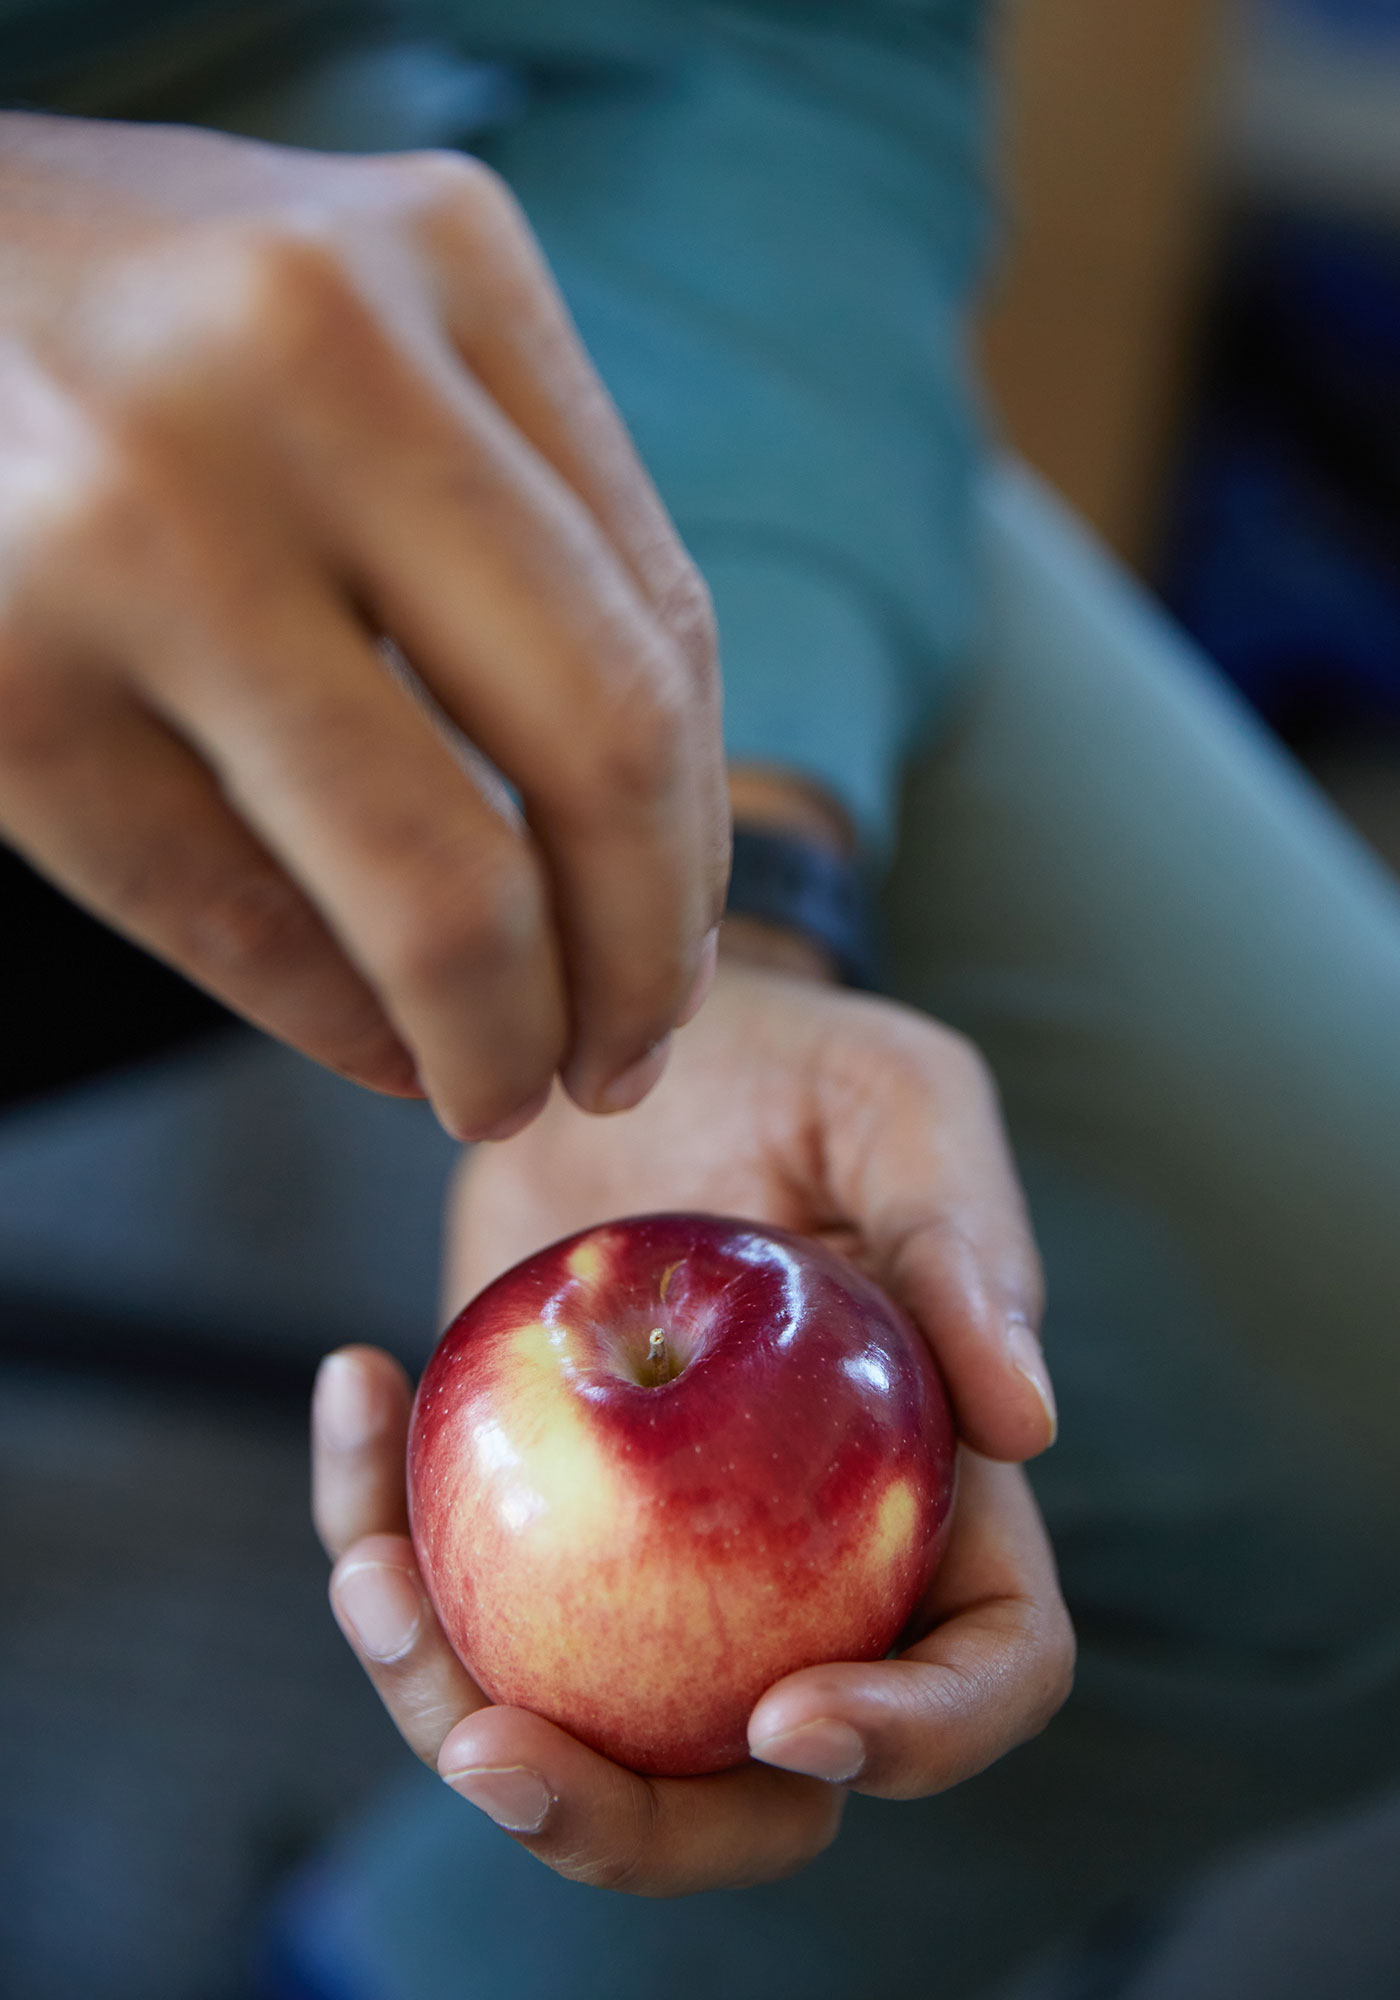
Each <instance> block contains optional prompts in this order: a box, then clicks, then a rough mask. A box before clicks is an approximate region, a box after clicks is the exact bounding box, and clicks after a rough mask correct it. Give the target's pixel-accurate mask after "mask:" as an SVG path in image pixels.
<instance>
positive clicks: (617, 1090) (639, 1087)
mask: <svg viewBox="0 0 1400 2000" xmlns="http://www.w3.org/2000/svg"><path fill="white" fill-rule="evenodd" d="M670 1053H671V1037H670V1036H669V1035H663V1036H662V1037H661V1040H660V1041H659V1042H657V1043H655V1044H654V1045H653V1046H652V1047H651V1048H650V1049H648V1050H647V1053H646V1054H645V1055H644V1056H643V1057H642V1059H641V1061H640V1062H634V1063H632V1064H631V1065H630V1067H629V1068H627V1069H625V1070H623V1071H622V1073H621V1075H620V1076H615V1077H614V1078H613V1080H612V1082H611V1083H610V1084H608V1086H607V1088H606V1089H605V1090H603V1091H602V1092H601V1093H600V1096H599V1099H598V1102H599V1106H600V1108H601V1109H602V1110H604V1111H630V1110H631V1109H632V1106H633V1105H634V1104H640V1103H641V1101H642V1099H643V1098H644V1097H645V1096H646V1094H647V1092H648V1091H649V1090H650V1089H651V1087H652V1085H653V1084H654V1083H655V1082H656V1081H657V1079H658V1078H659V1076H660V1075H661V1072H662V1070H663V1069H665V1067H666V1058H667V1057H668V1056H669V1055H670Z"/></svg>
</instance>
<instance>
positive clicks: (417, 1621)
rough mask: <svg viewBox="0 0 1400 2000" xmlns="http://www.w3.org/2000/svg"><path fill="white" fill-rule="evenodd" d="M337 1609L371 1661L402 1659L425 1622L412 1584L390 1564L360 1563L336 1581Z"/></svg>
mask: <svg viewBox="0 0 1400 2000" xmlns="http://www.w3.org/2000/svg"><path fill="white" fill-rule="evenodd" d="M335 1602H336V1609H337V1610H338V1611H339V1612H340V1615H341V1617H342V1618H343V1619H344V1620H345V1621H346V1623H347V1624H348V1625H349V1626H350V1628H351V1630H352V1631H353V1633H354V1635H355V1637H356V1638H357V1639H358V1640H359V1642H360V1650H361V1652H363V1653H366V1654H368V1656H369V1658H370V1659H371V1660H378V1661H379V1663H380V1664H381V1665H382V1666H383V1665H387V1664H388V1663H389V1662H390V1661H391V1660H399V1659H402V1658H403V1656H404V1654H405V1653H406V1652H407V1651H408V1649H409V1647H410V1646H411V1645H412V1644H413V1642H414V1640H415V1639H416V1638H417V1637H418V1628H419V1626H420V1625H421V1624H422V1622H423V1604H422V1600H421V1599H420V1597H419V1595H418V1592H417V1590H416V1589H415V1588H414V1585H413V1581H412V1579H411V1578H410V1577H408V1576H407V1575H405V1573H404V1571H403V1570H401V1569H395V1568H393V1567H392V1565H391V1564H389V1563H359V1564H357V1565H356V1567H355V1568H354V1569H348V1570H346V1571H344V1572H343V1574H342V1575H340V1576H339V1577H337V1578H336V1585H335Z"/></svg>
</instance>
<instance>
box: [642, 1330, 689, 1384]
mask: <svg viewBox="0 0 1400 2000" xmlns="http://www.w3.org/2000/svg"><path fill="white" fill-rule="evenodd" d="M680 1372H681V1371H680V1369H679V1368H678V1367H677V1366H676V1360H675V1356H674V1355H673V1354H672V1352H671V1350H670V1348H669V1347H668V1346H667V1345H666V1336H665V1334H664V1333H663V1332H662V1331H661V1328H660V1327H659V1326H654V1327H653V1328H652V1330H651V1333H650V1335H649V1336H648V1339H647V1358H646V1362H645V1364H644V1366H643V1369H642V1381H643V1384H644V1385H645V1386H646V1387H647V1388H648V1389H659V1388H660V1387H661V1384H662V1383H663V1382H674V1381H675V1379H676V1377H677V1376H678V1375H679V1374H680Z"/></svg>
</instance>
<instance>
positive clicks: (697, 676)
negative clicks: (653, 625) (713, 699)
mask: <svg viewBox="0 0 1400 2000" xmlns="http://www.w3.org/2000/svg"><path fill="white" fill-rule="evenodd" d="M656 608H657V615H658V616H659V618H660V619H661V622H662V624H663V625H664V626H665V627H666V629H667V631H668V632H669V633H670V634H671V637H672V638H673V640H674V641H675V643H676V645H677V646H678V647H679V648H680V652H681V655H682V657H683V658H684V660H685V662H686V665H687V666H688V667H689V669H690V671H691V674H692V676H693V678H694V680H695V683H696V686H697V688H698V689H699V691H700V692H702V693H704V694H709V693H711V692H713V691H715V690H717V689H718V686H719V628H718V626H717V625H716V623H715V611H714V604H713V602H712V601H711V598H710V592H709V587H708V585H707V584H706V582H705V579H704V578H703V577H702V576H701V574H700V572H699V570H698V569H697V568H696V567H695V564H694V563H693V562H692V561H691V560H690V558H689V557H688V556H686V555H684V554H682V555H680V556H679V557H678V559H677V562H676V567H675V574H674V575H673V576H672V577H671V578H670V579H669V580H668V581H667V583H666V584H665V585H664V586H663V587H662V589H661V591H660V593H659V595H658V598H657V606H656Z"/></svg>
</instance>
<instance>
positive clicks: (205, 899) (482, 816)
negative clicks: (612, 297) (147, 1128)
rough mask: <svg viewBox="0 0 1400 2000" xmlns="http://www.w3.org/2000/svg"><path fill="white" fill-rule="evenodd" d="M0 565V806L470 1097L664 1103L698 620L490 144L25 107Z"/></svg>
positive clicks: (690, 808)
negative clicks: (284, 143) (272, 140)
mask: <svg viewBox="0 0 1400 2000" xmlns="http://www.w3.org/2000/svg"><path fill="white" fill-rule="evenodd" d="M0 578H3V590H0V800H3V809H2V810H0V832H3V834H4V836H5V837H6V838H8V839H9V840H11V841H12V842H13V843H14V844H15V845H16V846H18V847H19V848H20V849H22V850H23V851H24V852H25V853H26V854H27V855H28V856H29V857H30V858H31V859H32V860H33V861H34V862H35V863H36V865H37V866H39V867H41V868H43V869H44V870H46V871H47V872H48V873H49V874H50V875H52V876H53V877H54V878H55V880H57V881H58V882H59V883H61V884H62V885H63V886H64V887H65V888H67V889H68V890H69V891H71V893H72V894H74V895H75V896H76V897H78V898H79V900H80V901H82V902H85V903H87V904H88V905H90V906H91V907H92V908H93V909H94V910H96V911H97V912H98V913H99V914H100V915H102V916H104V917H106V918H107V919H108V920H109V921H110V922H112V923H114V924H116V925H117V926H118V927H119V928H121V929H123V930H125V931H127V932H128V933H129V934H130V935H131V936H132V937H134V938H136V939H137V940H139V941H140V942H142V943H143V944H146V945H148V946H150V947H151V949H153V950H155V951H157V952H159V953H161V954H162V955H163V956H164V957H166V958H168V959H169V960H170V961H171V962H172V963H173V964H175V965H177V966H179V967H180V968H182V969H183V970H184V971H185V972H187V973H189V974H190V975H191V976H192V977H193V978H195V979H197V980H199V981H200V982H201V983H202V984H204V985H205V986H207V987H209V988H210V989H211V990H212V991H213V992H215V993H217V994H218V995H220V996H221V997H222V998H223V999H225V1000H226V1001H228V1002H229V1004H230V1005H232V1006H234V1007H236V1008H238V1009H240V1010H241V1011H242V1012H243V1013H245V1014H246V1015H248V1017H249V1018H250V1019H252V1020H254V1021H257V1022H259V1023H261V1024H262V1025H263V1026H265V1027H267V1028H269V1029H271V1030H272V1031H273V1032H274V1033H276V1034H278V1035H281V1036H283V1037H284V1038H285V1039H286V1040H288V1041H291V1042H293V1043H295V1044H296V1045H297V1046H298V1047H300V1048H302V1049H305V1050H306V1051H307V1052H308V1053H309V1054H311V1055H314V1056H316V1057H318V1058H319V1059H320V1060H322V1061H324V1062H327V1063H330V1064H331V1065H333V1066H334V1067H336V1068H338V1069H341V1070H343V1071H345V1072H346V1074H348V1075H351V1076H354V1077H357V1078H359V1079H360V1080H362V1081H364V1082H367V1083H371V1084H374V1085H376V1086H377V1087H379V1088H381V1089H386V1090H395V1091H401V1092H413V1091H415V1090H417V1089H418V1088H419V1087H420V1084H421V1087H422V1088H424V1089H426V1090H427V1092H428V1094H429V1095H430V1096H431V1097H432V1099H433V1101H434V1103H435V1105H436V1106H437V1108H438V1110H439V1112H440V1114H441V1115H442V1116H443V1118H444V1120H445V1122H447V1123H448V1124H449V1126H450V1127H451V1128H452V1129H453V1130H455V1131H457V1132H458V1133H460V1134H472V1135H481V1134H485V1133H488V1132H493V1131H495V1132H499V1131H501V1130H504V1129H515V1128H517V1127H518V1126H519V1125H520V1124H521V1123H522V1122H523V1121H524V1120H525V1119H526V1118H527V1117H528V1116H529V1115H530V1113H531V1112H532V1111H533V1110H534V1109H535V1108H536V1107H537V1105H538V1103H539V1102H541V1101H542V1100H543V1097H544V1095H545V1094H546V1092H547V1090H548V1087H549V1084H550V1080H551V1078H552V1077H553V1076H554V1075H555V1074H556V1072H560V1073H562V1076H563V1079H564V1081H565V1083H566V1085H567V1087H568V1089H569V1091H570V1092H571V1093H572V1094H573V1096H574V1097H575V1099H576V1100H577V1101H578V1102H579V1103H581V1104H584V1105H587V1106H589V1107H590V1108H592V1109H595V1110H600V1109H620V1108H622V1107H624V1106H626V1105H628V1104H631V1103H634V1102H635V1101H636V1100H637V1099H638V1098H639V1097H640V1096H641V1095H643V1094H644V1092H645V1090H646V1089H647V1088H648V1087H649V1085H650V1084H651V1082H652V1081H654V1079H655V1077H656V1076H657V1074H658V1073H659V1071H660V1068H661V1065H662V1063H663V1061H664V1046H663V1045H664V1039H665V1037H666V1035H667V1033H668V1031H669V1030H670V1029H671V1028H672V1027H673V1026H674V1025H675V1023H676V1021H677V1020H678V1019H679V1018H683V1016H684V1013H685V1010H686V1006H687V1000H688V997H692V998H693V996H694V995H695V994H696V992H697V990H698V988H699V987H700V986H702V985H703V982H704V977H705V969H706V960H707V956H708V955H709V953H710V952H711V951H712V946H711V945H710V944H709V942H708V938H707V934H708V933H709V932H710V931H711V929H712V927H713V925H714V924H715V922H716V920H717V918H718V914H719V901H720V898H721V896H722V892H723V877H724V867H725V851H724V850H725V827H726V815H725V806H724V800H723V772H722V766H721V759H720V745H719V732H718V699H717V683H716V676H715V667H714V649H713V643H712V637H711V631H710V621H709V614H708V609H707V605H706V600H705V595H704V591H703V588H702V587H701V585H700V584H699V582H698V580H697V578H696V576H695V573H694V571H693V570H692V568H691V566H690V564H689V562H688V560H687V559H686V557H685V555H684V553H683V551H682V550H681V548H680V545H679V543H678V542H677V540H676V537H675V534H674V532H673V531H672V529H671V527H670V524H669V522H668V521H667V519H666V516H665V514H664V512H663V510H662V508H661V505H660V503H659V501H658V500H657V498H656V496H655V494H654V492H653V491H652V489H651V487H650V485H649V484H648V482H647V480H646V478H645V475H644V474H643V472H642V471H641V468H640V466H639V465H638V463H637V460H636V458H635V456H634V454H633V452H632V449H631V446H630V444H629V442H628V440H627V437H626V435H625V433H624V431H623V428H622V425H621V423H620V421H619V419H618V417H617V415H616V413H615V412H614V410H613V409H612V406H611V405H610V403H609V402H608V399H607V397H606V395H605V393H604V391H603V390H602V388H601V386H600V384H599V382H598V380H597V378H596V377H595V375H594V374H593V372H592V370H591V368H590V366H589V364H588V362H587V360H586V358H585V356H584V354H583V351H582V349H581V347H580V346H579V343H578V340H577V338H576V336H575V334H574V332H573V329H572V327H571V326H570V324H569V321H568V319H567V316H566V315H565V313H564V310H563V308H562V306H561V304H560V302H559V299H558V297H557V295H556V293H555V291H554V289H553V286H552V284H551V282H550V280H549V277H548V274H547V272H546V270H545V268H544V265H543V262H542V260H541V258H540V256H539V253H538V251H537V249H536V247H535V245H534V243H533V240H532V239H531V237H530V234H529V231H528V229H527V228H526V226H525V224H524V222H523V220H522V218H521V216H520V214H519V212H518V211H517V209H516V208H515V205H514V203H513V201H512V199H511V197H510V196H509V195H508V194H507V193H506V191H505V190H504V188H503V187H502V185H501V183H500V182H499V181H498V180H497V179H496V177H495V176H494V175H493V174H492V173H490V172H489V170H488V169H486V168H485V167H482V166H480V165H478V164H476V163H474V162H470V161H467V160H464V159H461V158H458V157H455V156H449V155H438V154H431V155H428V154H415V155H399V156H395V157H389V158H366V159H355V158H350V157H343V156H342V157H329V156H322V155H318V154H313V153H303V152H294V151H289V150H284V149H281V148H277V147H270V146H260V145H254V144H251V143H249V142H246V141H241V140H235V139H229V138H224V137H219V136H216V135H214V134H210V133H199V132H192V131H178V130H169V129H161V128H159V127H150V126H135V125H130V126H126V125H115V124H112V125H105V124H97V123H90V122H88V121H84V120H79V119H64V118H46V117H38V116H28V115H20V114H15V115H9V116H4V117H0ZM387 642H392V643H393V650H390V649H389V647H388V645H387ZM405 663H407V670H406V667H405ZM409 670H411V671H409ZM469 744H470V746H474V748H471V747H468V746H469ZM482 753H484V756H483V754H482ZM484 758H489V759H490V760H491V762H492V764H494V765H495V766H496V767H497V768H498V769H499V771H501V772H503V773H504V774H505V776H506V777H507V778H509V779H510V780H511V781H512V782H513V784H514V786H515V788H516V790H517V792H518V794H519V796H520V799H521V800H522V802H523V808H524V811H523V816H522V814H521V813H519V812H517V811H516V810H515V808H514V807H513V805H512V804H511V801H510V799H509V797H508V796H507V795H506V793H505V791H504V789H503V788H502V787H501V785H500V783H499V779H497V778H495V777H494V774H493V773H492V772H491V771H490V770H489V768H488V767H487V766H486V764H485V762H484Z"/></svg>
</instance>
